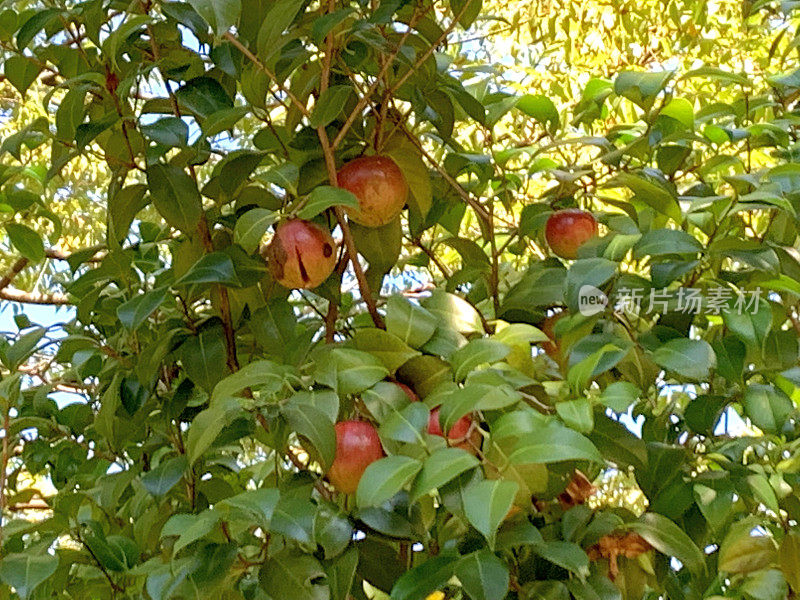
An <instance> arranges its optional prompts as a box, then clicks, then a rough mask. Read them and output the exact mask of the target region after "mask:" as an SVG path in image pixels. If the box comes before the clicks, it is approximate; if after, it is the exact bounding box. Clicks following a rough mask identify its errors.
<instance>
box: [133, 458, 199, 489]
mask: <svg viewBox="0 0 800 600" xmlns="http://www.w3.org/2000/svg"><path fill="white" fill-rule="evenodd" d="M187 464H188V463H187V462H186V457H185V456H176V457H174V458H170V459H169V460H167V461H164V462H162V463H161V464H160V465H158V466H157V467H156V468H155V469H153V470H152V471H148V472H147V473H145V474H144V475H142V485H143V486H144V488H145V489H146V490H147V491H148V492H150V493H151V494H152V495H153V496H163V495H165V494H166V493H167V492H168V491H170V490H171V489H172V488H173V487H174V486H175V484H176V483H178V482H179V481H180V480H181V479H182V478H183V475H184V473H185V472H186V467H187Z"/></svg>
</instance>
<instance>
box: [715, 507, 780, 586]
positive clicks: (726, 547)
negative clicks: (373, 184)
mask: <svg viewBox="0 0 800 600" xmlns="http://www.w3.org/2000/svg"><path fill="white" fill-rule="evenodd" d="M757 526H758V522H757V521H754V520H753V519H748V518H745V519H742V520H741V521H739V522H737V523H735V524H734V525H733V526H732V527H731V528H730V529H729V530H728V533H727V535H726V536H725V539H724V540H723V541H722V544H720V547H719V561H718V566H719V570H720V571H725V572H727V573H752V572H753V571H759V570H761V569H764V568H766V567H769V566H770V565H771V564H773V563H774V561H775V558H776V551H777V549H778V546H777V544H776V543H775V540H773V539H772V536H768V535H756V536H754V535H751V532H752V530H753V529H755V528H756V527H757Z"/></svg>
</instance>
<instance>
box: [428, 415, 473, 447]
mask: <svg viewBox="0 0 800 600" xmlns="http://www.w3.org/2000/svg"><path fill="white" fill-rule="evenodd" d="M470 427H472V418H470V416H469V415H464V416H463V417H461V418H460V419H459V420H458V421H456V423H455V425H453V426H452V427H451V428H450V431H449V432H447V439H448V440H450V441H451V442H461V441H463V440H464V439H465V438H466V437H467V434H468V433H469V430H470ZM428 433H430V434H431V435H438V436H439V437H444V432H443V431H442V425H441V423H439V407H438V406H437V407H436V408H434V409H433V410H431V416H430V417H428Z"/></svg>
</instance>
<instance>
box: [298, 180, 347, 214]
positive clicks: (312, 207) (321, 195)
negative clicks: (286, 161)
mask: <svg viewBox="0 0 800 600" xmlns="http://www.w3.org/2000/svg"><path fill="white" fill-rule="evenodd" d="M332 206H342V207H349V208H358V198H356V197H355V196H354V195H353V193H352V192H349V191H347V190H345V189H343V188H338V187H333V186H330V185H320V186H317V187H315V188H314V189H313V190H312V191H311V193H310V194H309V195H308V201H307V202H306V204H305V205H304V206H303V208H301V209H300V210H299V211H298V212H297V216H298V217H299V218H301V219H313V218H314V217H316V216H317V215H318V214H320V213H321V212H323V211H325V210H327V209H329V208H331V207H332Z"/></svg>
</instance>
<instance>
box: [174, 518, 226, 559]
mask: <svg viewBox="0 0 800 600" xmlns="http://www.w3.org/2000/svg"><path fill="white" fill-rule="evenodd" d="M219 519H220V515H219V513H218V512H217V511H215V510H214V509H206V510H204V511H203V512H201V513H200V514H197V515H190V514H175V515H172V516H171V517H170V518H169V520H168V521H167V522H166V523H165V524H164V528H163V529H162V530H161V537H162V538H165V537H170V536H178V539H177V540H176V541H175V545H174V546H173V547H172V554H173V556H174V555H176V554H178V552H180V551H181V550H183V549H184V548H185V547H186V546H188V545H189V544H191V543H192V542H196V541H197V540H199V539H200V538H202V537H205V536H206V535H208V534H209V533H211V531H212V530H213V529H214V528H215V527H216V526H217V523H219Z"/></svg>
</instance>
